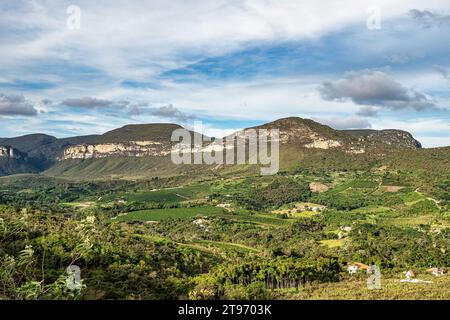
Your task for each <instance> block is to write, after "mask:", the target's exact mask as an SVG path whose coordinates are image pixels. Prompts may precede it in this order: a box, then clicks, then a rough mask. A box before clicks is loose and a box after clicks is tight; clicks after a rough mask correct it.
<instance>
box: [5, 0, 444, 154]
mask: <svg viewBox="0 0 450 320" xmlns="http://www.w3.org/2000/svg"><path fill="white" fill-rule="evenodd" d="M373 4H374V3H373V2H369V1H348V2H346V5H342V3H339V2H336V1H320V2H319V3H309V2H307V1H292V0H291V1H289V0H285V1H283V0H279V1H251V0H248V1H232V0H229V1H219V0H213V1H206V0H192V1H189V2H188V3H186V2H185V1H170V2H168V1H157V0H153V1H152V0H150V1H98V2H97V1H96V2H95V4H94V3H93V2H91V1H75V2H74V1H70V2H65V1H15V2H1V3H0V10H1V12H2V17H1V19H0V41H1V43H2V50H0V61H1V63H0V123H1V126H0V136H3V137H7V136H16V135H22V134H28V133H33V132H44V133H48V134H52V135H55V136H58V137H66V136H73V135H80V134H92V133H103V132H105V131H108V130H110V129H113V128H116V127H119V126H122V125H125V124H130V123H152V122H174V123H179V124H182V125H185V126H191V125H192V124H193V122H194V121H196V120H202V121H203V123H204V127H205V129H206V133H207V134H209V135H214V136H221V135H225V134H228V133H230V132H232V131H234V130H237V129H241V128H244V127H248V126H253V125H257V124H261V123H264V122H267V121H273V120H275V119H277V118H281V117H286V116H300V117H305V118H312V119H314V120H316V121H319V122H322V123H325V124H328V125H330V126H332V127H334V128H337V129H344V128H374V129H387V128H398V129H404V130H407V131H409V132H411V133H412V134H413V135H414V136H415V137H416V138H417V139H418V140H420V141H421V142H422V143H423V145H424V146H426V147H433V146H446V145H450V113H449V109H450V41H448V34H449V32H450V3H449V2H448V1H438V0H430V1H427V2H426V3H425V4H424V3H423V1H395V3H393V2H392V1H378V2H377V3H376V5H377V6H376V8H375V9H374V8H371V6H373ZM70 5H76V6H77V7H78V8H79V9H80V19H79V20H77V21H79V22H80V23H79V28H77V27H75V28H73V26H74V25H73V24H70V22H73V21H74V20H73V18H77V17H76V15H74V14H73V13H74V12H73V11H70V10H69V13H68V7H69V6H70ZM378 12H379V15H378ZM371 18H374V19H375V20H371ZM378 18H379V20H378ZM68 21H69V26H68ZM368 21H369V22H370V21H375V22H376V21H379V22H380V23H379V24H376V25H375V26H376V28H373V27H372V26H373V24H370V23H369V25H368V24H367V22H368ZM75 26H77V25H75Z"/></svg>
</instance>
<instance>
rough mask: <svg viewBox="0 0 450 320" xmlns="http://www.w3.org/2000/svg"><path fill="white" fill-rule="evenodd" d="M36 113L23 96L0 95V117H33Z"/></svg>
mask: <svg viewBox="0 0 450 320" xmlns="http://www.w3.org/2000/svg"><path fill="white" fill-rule="evenodd" d="M37 113H38V112H37V110H36V109H35V107H34V105H33V104H32V103H31V102H29V101H28V100H26V99H25V97H24V96H23V95H10V96H8V95H4V94H0V115H8V116H14V115H20V116H34V115H36V114H37Z"/></svg>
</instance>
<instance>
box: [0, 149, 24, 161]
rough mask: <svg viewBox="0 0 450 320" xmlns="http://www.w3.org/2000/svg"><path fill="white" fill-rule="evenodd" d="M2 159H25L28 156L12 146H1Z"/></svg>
mask: <svg viewBox="0 0 450 320" xmlns="http://www.w3.org/2000/svg"><path fill="white" fill-rule="evenodd" d="M0 158H8V159H25V158H26V154H25V153H23V152H20V151H18V150H16V149H14V148H13V147H10V146H0Z"/></svg>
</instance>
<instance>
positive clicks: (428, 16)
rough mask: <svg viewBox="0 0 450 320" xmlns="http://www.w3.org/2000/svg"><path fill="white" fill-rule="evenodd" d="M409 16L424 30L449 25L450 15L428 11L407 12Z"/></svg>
mask: <svg viewBox="0 0 450 320" xmlns="http://www.w3.org/2000/svg"><path fill="white" fill-rule="evenodd" d="M409 15H410V16H411V17H412V18H413V19H414V20H415V21H417V22H418V23H419V25H420V26H422V27H424V28H431V27H440V26H442V25H446V24H450V15H445V14H440V13H436V12H433V11H430V10H418V9H412V10H409Z"/></svg>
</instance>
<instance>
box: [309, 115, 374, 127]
mask: <svg viewBox="0 0 450 320" xmlns="http://www.w3.org/2000/svg"><path fill="white" fill-rule="evenodd" d="M312 119H313V120H314V121H317V122H320V123H322V124H325V125H327V126H330V127H332V128H334V129H337V130H344V129H368V128H371V127H372V125H371V124H370V122H369V121H367V119H364V118H361V117H355V116H350V117H330V118H315V117H313V118H312Z"/></svg>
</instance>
